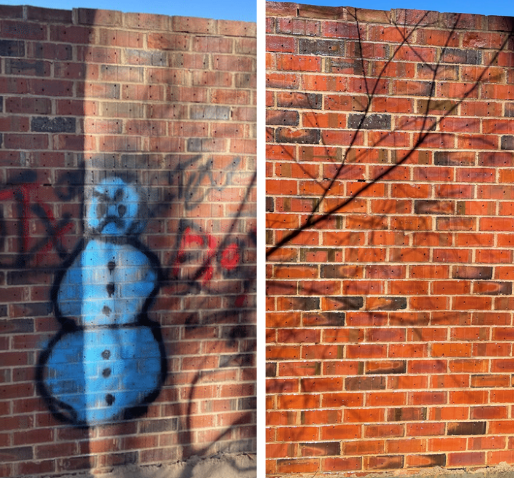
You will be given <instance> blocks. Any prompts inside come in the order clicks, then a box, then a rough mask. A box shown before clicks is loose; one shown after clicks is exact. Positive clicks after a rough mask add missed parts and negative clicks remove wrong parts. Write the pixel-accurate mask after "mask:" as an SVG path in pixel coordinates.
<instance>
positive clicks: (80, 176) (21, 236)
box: [0, 168, 84, 271]
mask: <svg viewBox="0 0 514 478" xmlns="http://www.w3.org/2000/svg"><path fill="white" fill-rule="evenodd" d="M83 181H84V170H83V168H80V169H79V170H77V171H72V172H69V171H68V172H66V173H63V174H61V175H60V177H59V178H58V180H57V182H56V187H55V188H52V191H53V194H54V195H55V196H56V198H57V199H58V200H60V201H65V202H66V201H72V200H74V199H76V198H78V197H79V195H80V189H81V186H82V184H83ZM48 186H49V185H48V184H43V183H42V182H41V181H38V179H37V174H36V172H34V171H24V172H23V173H22V174H20V176H19V177H18V178H15V179H13V180H11V181H10V183H9V184H8V185H6V186H4V187H3V188H2V189H0V206H3V205H5V206H9V205H10V204H13V211H15V212H14V215H15V218H14V219H12V220H8V219H6V217H5V216H4V214H3V213H2V209H0V246H1V245H3V243H4V242H5V241H6V240H8V238H9V237H11V236H12V237H15V238H16V243H17V245H16V247H15V248H14V249H15V254H12V255H4V256H0V268H3V269H30V270H32V271H33V270H34V268H37V267H40V266H41V265H44V264H47V262H48V261H47V255H48V254H49V253H50V252H51V251H52V250H54V251H55V252H56V254H57V257H58V260H59V262H62V261H63V260H65V259H66V258H67V257H68V255H69V252H68V250H67V249H66V247H65V245H64V239H65V236H66V235H67V234H70V233H71V232H72V231H73V228H74V224H73V218H72V215H71V213H69V212H66V213H64V214H63V217H62V218H61V219H59V220H56V219H55V217H54V213H53V211H52V208H51V207H50V205H49V204H48V203H47V202H45V201H43V200H41V199H40V197H41V196H43V197H44V196H45V195H44V194H41V193H42V191H43V190H44V189H45V188H47V187H48ZM35 221H39V222H40V224H41V226H42V229H43V231H45V233H44V235H43V236H42V237H38V236H36V235H34V234H32V233H31V224H32V223H33V222H35Z"/></svg>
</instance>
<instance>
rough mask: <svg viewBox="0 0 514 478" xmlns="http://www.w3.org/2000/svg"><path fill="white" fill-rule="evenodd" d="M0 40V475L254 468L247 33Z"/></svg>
mask: <svg viewBox="0 0 514 478" xmlns="http://www.w3.org/2000/svg"><path fill="white" fill-rule="evenodd" d="M0 32H1V34H0V37H1V38H0V68H1V70H0V71H1V76H0V131H1V133H0V165H1V168H0V350H1V352H0V476H18V475H27V474H45V475H49V474H50V475H51V474H54V473H64V472H72V471H78V470H94V472H95V473H97V472H101V471H105V470H107V469H110V468H112V467H113V466H117V465H123V464H137V465H144V464H156V463H158V464H166V463H171V462H175V461H177V460H181V459H187V458H188V457H190V456H191V455H208V454H212V453H216V452H221V453H223V452H254V451H255V365H256V364H255V355H254V351H255V283H254V276H255V187H254V186H255V183H254V174H255V106H254V105H255V61H256V59H255V25H254V24H251V23H242V22H233V21H223V20H209V19H200V18H184V17H167V16H160V15H147V14H132V13H131V14H122V13H121V12H117V11H103V10H88V9H77V10H73V11H63V10H50V9H41V8H35V7H17V6H0Z"/></svg>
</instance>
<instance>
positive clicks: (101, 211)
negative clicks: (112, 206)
mask: <svg viewBox="0 0 514 478" xmlns="http://www.w3.org/2000/svg"><path fill="white" fill-rule="evenodd" d="M106 212H107V207H106V205H105V203H104V202H100V203H98V205H97V206H96V217H97V218H98V219H100V218H102V217H104V216H105V213H106Z"/></svg>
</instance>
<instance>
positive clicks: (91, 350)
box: [46, 239, 162, 425]
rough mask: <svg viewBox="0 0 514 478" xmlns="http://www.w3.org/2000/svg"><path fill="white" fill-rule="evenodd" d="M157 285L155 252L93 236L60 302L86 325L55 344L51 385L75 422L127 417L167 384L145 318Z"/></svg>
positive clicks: (50, 364) (66, 278) (68, 315)
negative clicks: (163, 382) (152, 258)
mask: <svg viewBox="0 0 514 478" xmlns="http://www.w3.org/2000/svg"><path fill="white" fill-rule="evenodd" d="M156 287H157V272H156V270H155V269H154V268H153V266H152V264H151V261H150V259H149V258H148V257H147V255H145V254H144V253H143V252H142V251H141V250H140V249H138V248H137V247H135V246H134V245H133V244H131V243H128V242H126V241H125V242H120V241H105V240H100V239H92V240H90V241H89V242H88V243H87V244H86V247H85V248H84V250H83V251H82V252H80V253H79V254H78V255H77V257H76V259H75V261H74V262H73V263H72V264H71V266H70V267H69V269H68V270H67V271H66V273H65V275H64V277H63V279H62V281H61V283H60V285H59V288H58V292H57V307H58V308H59V315H60V316H61V317H66V318H71V319H72V320H74V321H76V324H77V326H78V327H79V328H80V330H78V331H74V332H72V333H69V334H65V335H63V337H62V338H61V339H60V340H59V341H58V342H57V343H56V344H55V346H54V347H53V350H52V352H51V354H50V356H49V360H48V362H47V369H48V372H49V373H48V375H47V377H48V378H47V381H46V385H47V387H48V389H49V390H50V393H51V395H53V396H54V397H58V399H59V402H60V403H61V404H64V405H63V406H64V407H71V409H72V410H73V414H74V416H75V418H74V421H76V422H78V423H84V424H87V425H95V424H102V423H107V422H109V421H113V420H114V419H117V418H122V417H123V415H124V412H125V411H126V410H129V409H131V408H134V407H137V406H138V405H139V404H141V403H142V402H143V401H144V400H145V397H147V396H149V395H151V394H152V393H153V392H154V391H155V390H156V389H157V388H158V387H159V386H160V380H161V372H162V371H161V368H162V366H161V355H162V354H161V350H160V348H159V344H158V342H157V340H156V339H155V336H154V334H153V333H152V329H151V328H150V327H149V326H148V325H144V322H143V321H142V320H141V319H142V318H143V315H144V314H145V313H146V310H145V303H146V302H147V301H148V299H149V297H150V296H151V294H152V292H153V291H154V289H156ZM71 382H75V383H74V384H72V385H71V386H70V383H71Z"/></svg>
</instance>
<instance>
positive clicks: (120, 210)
mask: <svg viewBox="0 0 514 478" xmlns="http://www.w3.org/2000/svg"><path fill="white" fill-rule="evenodd" d="M126 212H127V207H126V206H125V205H124V204H120V205H119V206H118V216H120V217H123V216H124V215H125V213H126Z"/></svg>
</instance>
